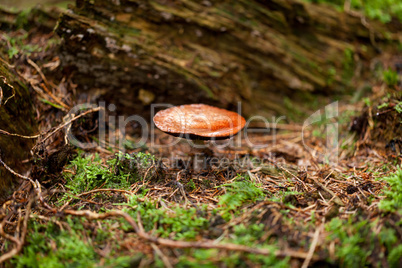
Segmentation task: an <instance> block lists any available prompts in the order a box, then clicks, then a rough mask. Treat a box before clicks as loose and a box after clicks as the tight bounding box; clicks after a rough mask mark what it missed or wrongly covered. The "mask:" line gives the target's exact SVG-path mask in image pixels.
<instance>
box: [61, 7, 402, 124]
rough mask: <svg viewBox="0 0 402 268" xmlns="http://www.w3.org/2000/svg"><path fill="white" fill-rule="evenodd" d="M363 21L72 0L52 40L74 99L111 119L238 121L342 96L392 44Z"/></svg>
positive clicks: (302, 12) (326, 12) (270, 10)
mask: <svg viewBox="0 0 402 268" xmlns="http://www.w3.org/2000/svg"><path fill="white" fill-rule="evenodd" d="M362 21H363V22H364V20H362V19H361V18H360V17H357V16H353V15H350V14H346V13H341V12H338V11H336V10H335V9H332V8H330V7H328V6H319V5H313V4H308V3H304V2H300V1H297V0H272V1H259V0H238V1H223V0H221V1H199V0H181V1H165V0H151V1H141V0H139V1H133V0H120V1H107V0H95V1H88V0H80V1H77V7H76V8H74V9H73V12H66V13H64V14H63V15H62V16H61V19H60V20H59V24H58V26H57V28H56V32H57V33H58V34H59V35H60V36H61V37H62V38H63V44H62V47H61V55H60V56H61V61H62V64H63V65H64V67H65V70H70V71H75V75H74V79H75V82H76V83H77V84H79V85H80V89H81V90H86V92H89V93H90V95H91V96H94V95H96V96H98V97H99V98H100V99H103V100H106V101H108V102H112V103H114V104H116V105H117V107H118V109H120V112H124V113H127V114H133V113H137V114H144V111H147V110H149V106H148V105H149V104H150V103H151V102H152V103H172V104H184V103H192V102H206V103H212V104H218V105H219V106H223V107H226V108H233V106H234V105H236V103H237V102H238V101H241V102H242V103H243V111H244V113H245V115H246V116H249V115H254V114H260V115H264V116H268V115H272V114H287V113H288V112H289V110H292V109H296V110H299V111H307V110H309V108H311V103H313V102H314V101H315V102H317V100H322V99H323V98H324V97H325V96H339V95H340V94H344V93H347V92H350V90H351V84H350V82H351V78H352V76H357V77H359V76H362V75H364V74H367V71H368V65H369V64H368V63H369V61H370V59H372V58H373V57H376V56H378V54H379V49H380V48H381V49H383V50H384V49H385V50H386V49H387V48H386V45H387V44H390V43H393V42H394V41H395V40H397V39H398V38H400V35H398V33H397V32H396V30H392V29H390V27H387V26H384V25H381V24H380V23H376V22H369V24H368V23H362ZM354 86H356V85H354ZM309 106H310V107H309Z"/></svg>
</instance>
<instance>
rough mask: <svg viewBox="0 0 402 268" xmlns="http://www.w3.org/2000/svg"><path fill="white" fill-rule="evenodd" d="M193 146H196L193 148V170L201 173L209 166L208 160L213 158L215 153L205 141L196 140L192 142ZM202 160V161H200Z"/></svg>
mask: <svg viewBox="0 0 402 268" xmlns="http://www.w3.org/2000/svg"><path fill="white" fill-rule="evenodd" d="M192 142H193V144H194V145H196V146H195V148H193V151H194V153H193V169H194V171H195V172H200V171H201V170H202V169H203V168H204V167H206V165H207V158H208V157H210V156H212V155H213V154H214V152H213V151H212V150H211V148H209V144H207V143H206V142H205V141H204V140H201V139H195V140H192ZM199 158H201V160H200V159H199Z"/></svg>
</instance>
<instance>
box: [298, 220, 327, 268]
mask: <svg viewBox="0 0 402 268" xmlns="http://www.w3.org/2000/svg"><path fill="white" fill-rule="evenodd" d="M323 226H324V225H320V227H318V228H317V230H315V233H314V237H313V241H312V242H311V245H310V249H309V251H308V253H307V257H306V259H305V260H304V262H303V265H302V268H307V267H308V265H309V264H310V261H311V259H312V258H313V255H314V251H315V248H316V246H317V243H318V238H319V236H320V232H321V229H322V227H323Z"/></svg>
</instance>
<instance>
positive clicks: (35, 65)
mask: <svg viewBox="0 0 402 268" xmlns="http://www.w3.org/2000/svg"><path fill="white" fill-rule="evenodd" d="M27 62H28V63H29V64H30V65H31V66H32V67H34V68H35V70H36V71H37V72H38V73H39V75H40V77H41V78H42V80H43V82H45V83H44V85H43V89H44V90H45V91H46V93H47V94H49V95H50V97H51V98H52V99H54V100H55V101H56V102H57V103H58V104H59V105H60V106H62V107H63V108H64V109H65V110H67V109H68V108H69V107H68V106H67V105H66V104H65V103H63V102H62V101H61V100H60V99H59V98H57V97H56V96H55V95H53V93H52V92H51V91H50V90H49V89H48V87H50V84H49V81H47V79H46V77H45V75H44V74H43V72H42V70H41V69H40V68H39V66H38V65H37V64H36V63H35V62H33V61H32V60H31V59H27Z"/></svg>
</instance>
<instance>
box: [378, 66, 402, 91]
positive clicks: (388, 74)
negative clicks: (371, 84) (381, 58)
mask: <svg viewBox="0 0 402 268" xmlns="http://www.w3.org/2000/svg"><path fill="white" fill-rule="evenodd" d="M382 80H383V81H384V82H385V83H386V84H387V85H388V86H389V87H393V86H396V85H397V84H398V81H399V78H398V73H397V72H395V71H393V70H391V69H388V70H385V71H383V73H382Z"/></svg>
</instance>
